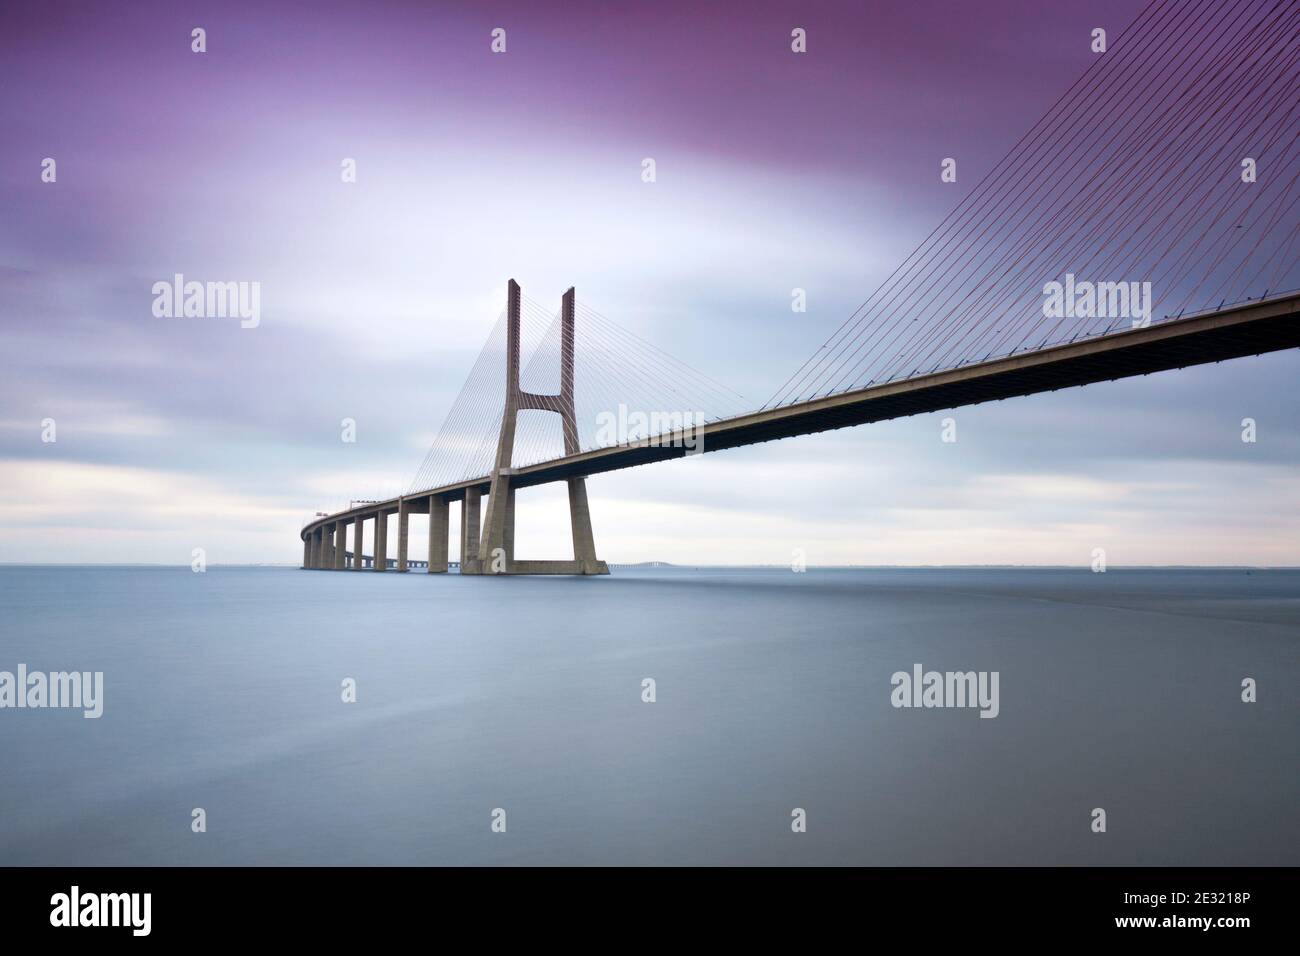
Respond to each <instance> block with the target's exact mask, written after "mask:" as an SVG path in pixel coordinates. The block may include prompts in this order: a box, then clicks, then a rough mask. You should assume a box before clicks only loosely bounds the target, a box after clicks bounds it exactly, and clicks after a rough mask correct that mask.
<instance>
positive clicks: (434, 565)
mask: <svg viewBox="0 0 1300 956" xmlns="http://www.w3.org/2000/svg"><path fill="white" fill-rule="evenodd" d="M449 506H450V502H448V501H447V499H446V498H444V497H442V495H430V496H429V569H428V570H429V573H430V574H445V573H446V571H447V543H448V542H447V538H448V535H449V533H450V528H449V522H448V520H447V519H448V513H449V511H450V507H449Z"/></svg>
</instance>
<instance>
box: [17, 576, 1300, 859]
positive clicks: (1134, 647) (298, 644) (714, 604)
mask: <svg viewBox="0 0 1300 956" xmlns="http://www.w3.org/2000/svg"><path fill="white" fill-rule="evenodd" d="M0 607H2V608H3V611H4V629H3V632H0V670H9V671H13V670H16V668H17V665H18V664H19V663H20V662H21V663H26V664H27V665H28V666H29V668H31V669H33V670H47V671H49V670H68V669H77V670H91V671H94V670H102V671H103V672H104V674H105V677H104V680H105V692H104V697H105V701H104V716H103V717H102V718H101V719H99V720H86V719H83V718H82V716H81V713H80V711H64V710H43V711H38V710H21V711H20V710H13V709H6V710H0V767H2V768H3V770H2V773H3V777H2V779H0V864H36V863H41V864H352V863H375V864H444V863H445V864H492V863H522V864H533V863H557V864H569V863H572V864H595V863H612V864H670V863H684V864H697V863H719V864H750V863H793V864H809V863H837V864H858V863H860V864H887V865H895V864H957V865H967V864H1035V865H1038V864H1041V865H1057V864H1183V865H1186V864H1192V865H1199V864H1207V865H1208V864H1216V865H1234V864H1290V865H1295V864H1297V863H1300V839H1298V837H1300V824H1298V823H1297V813H1296V808H1297V806H1298V805H1300V801H1298V800H1297V798H1298V797H1300V776H1298V773H1297V768H1298V767H1300V760H1298V759H1297V758H1298V757H1300V753H1298V752H1297V751H1298V746H1297V744H1298V741H1300V721H1298V720H1297V717H1298V716H1300V706H1298V703H1300V701H1298V698H1297V687H1300V680H1297V678H1300V658H1298V656H1297V646H1298V643H1297V642H1298V639H1300V572H1295V571H1271V572H1260V571H1256V572H1253V573H1250V574H1248V573H1246V572H1245V571H1235V570H1234V571H1126V570H1122V569H1121V570H1117V569H1112V570H1111V571H1109V572H1108V573H1106V574H1091V573H1089V572H1087V571H1068V570H1059V571H1058V570H1032V571H1025V570H844V571H816V570H813V571H809V572H807V573H806V574H792V573H791V572H790V571H788V570H737V571H694V570H686V569H653V570H650V569H646V570H636V569H632V570H617V571H616V573H615V575H614V576H612V577H610V578H604V579H588V580H583V579H572V578H553V579H545V578H523V579H511V580H501V579H489V578H471V577H463V578H462V577H459V576H457V575H454V574H451V575H441V576H430V575H426V574H416V573H411V574H407V575H398V574H395V573H390V574H384V575H376V574H374V573H346V572H344V573H337V572H335V573H331V572H304V571H298V570H290V569H271V568H230V569H223V568H213V569H210V570H209V571H208V572H207V573H206V574H193V573H191V572H190V570H189V569H188V568H181V569H160V568H25V567H5V568H0ZM917 662H919V663H921V664H923V665H924V666H925V667H926V668H927V669H930V668H934V669H937V670H989V671H993V670H996V671H998V672H999V673H1000V681H999V687H1000V714H999V716H998V717H997V718H996V719H980V718H979V717H978V716H977V711H975V710H969V709H965V710H963V709H928V710H927V709H912V710H908V709H895V708H894V707H892V706H891V705H890V691H891V686H890V676H891V674H893V673H894V672H895V671H898V670H910V669H911V666H912V665H913V664H914V663H917ZM348 677H351V678H353V679H355V681H356V684H357V697H358V699H357V702H356V703H353V704H345V703H343V702H342V700H341V682H342V681H343V679H344V678H348ZM647 677H650V678H654V680H655V681H656V695H657V700H656V702H655V703H653V704H649V703H643V702H642V699H641V695H642V679H643V678H647ZM1243 677H1253V678H1255V679H1256V680H1257V681H1258V697H1259V699H1258V702H1257V703H1253V704H1246V703H1242V702H1241V700H1240V694H1241V689H1240V685H1241V680H1242V678H1243ZM195 807H202V808H203V809H204V810H206V813H207V823H208V830H207V832H206V833H203V834H195V833H192V832H191V830H190V821H191V810H192V808H195ZM498 807H499V808H503V809H504V810H505V811H506V823H507V830H506V833H504V834H500V833H493V832H491V829H490V824H491V814H492V811H493V809H494V808H498ZM795 807H801V808H803V809H805V810H806V812H807V832H806V833H803V834H795V833H792V832H791V827H790V821H791V811H792V809H793V808H795ZM1094 807H1102V808H1104V809H1105V810H1106V812H1107V832H1106V833H1105V834H1094V833H1092V832H1091V831H1090V827H1089V824H1090V822H1091V816H1090V813H1091V811H1092V809H1093V808H1094Z"/></svg>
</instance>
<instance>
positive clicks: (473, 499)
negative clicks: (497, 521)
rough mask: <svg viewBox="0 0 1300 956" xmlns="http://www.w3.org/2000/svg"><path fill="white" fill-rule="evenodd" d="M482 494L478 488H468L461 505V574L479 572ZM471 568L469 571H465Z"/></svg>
mask: <svg viewBox="0 0 1300 956" xmlns="http://www.w3.org/2000/svg"><path fill="white" fill-rule="evenodd" d="M481 501H482V494H481V492H479V490H478V489H477V488H466V489H465V498H464V500H463V501H461V504H460V573H461V574H475V573H477V571H478V563H479V562H478V557H479V554H478V545H479V506H480V503H481ZM466 568H469V569H470V570H469V571H466V570H465V569H466Z"/></svg>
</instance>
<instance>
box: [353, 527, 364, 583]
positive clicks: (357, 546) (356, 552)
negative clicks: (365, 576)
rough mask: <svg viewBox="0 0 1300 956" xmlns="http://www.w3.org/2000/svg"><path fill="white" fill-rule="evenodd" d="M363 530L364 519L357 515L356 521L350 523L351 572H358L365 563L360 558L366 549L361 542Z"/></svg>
mask: <svg viewBox="0 0 1300 956" xmlns="http://www.w3.org/2000/svg"><path fill="white" fill-rule="evenodd" d="M365 529H366V519H365V518H363V517H361V515H357V517H356V519H355V520H353V522H352V570H353V571H360V570H361V568H362V566H363V565H364V564H365V561H364V559H363V558H362V555H364V554H365V553H366V549H365V548H364V547H363V546H362V542H363V541H364V539H365V536H366V530H365Z"/></svg>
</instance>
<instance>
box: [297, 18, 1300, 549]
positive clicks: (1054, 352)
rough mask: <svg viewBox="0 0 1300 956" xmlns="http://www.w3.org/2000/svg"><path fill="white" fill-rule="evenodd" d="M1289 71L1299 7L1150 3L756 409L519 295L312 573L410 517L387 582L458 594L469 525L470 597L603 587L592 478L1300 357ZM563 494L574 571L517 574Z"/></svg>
mask: <svg viewBox="0 0 1300 956" xmlns="http://www.w3.org/2000/svg"><path fill="white" fill-rule="evenodd" d="M1298 63H1300V5H1296V4H1294V3H1286V2H1276V0H1258V2H1254V3H1236V4H1233V3H1226V4H1225V3H1214V2H1211V3H1203V4H1200V5H1199V6H1197V7H1196V8H1195V11H1194V13H1193V12H1191V11H1189V10H1188V9H1185V8H1181V7H1180V6H1179V4H1177V3H1171V2H1168V0H1155V2H1152V3H1151V4H1150V5H1149V6H1148V7H1147V9H1146V10H1145V11H1144V12H1143V14H1142V15H1141V16H1139V18H1138V20H1137V21H1136V22H1135V23H1134V24H1133V25H1132V26H1130V27H1129V29H1128V30H1126V31H1125V32H1124V33H1123V34H1122V35H1121V36H1120V37H1118V38H1117V39H1116V40H1115V41H1114V42H1113V43H1112V46H1111V48H1110V50H1109V51H1108V52H1107V53H1105V54H1104V55H1103V56H1099V57H1098V58H1097V59H1096V61H1095V62H1094V64H1093V66H1092V67H1091V68H1090V69H1089V70H1088V71H1086V72H1085V73H1084V75H1083V76H1081V77H1080V78H1079V80H1077V81H1076V83H1075V84H1074V86H1073V87H1071V89H1070V90H1068V91H1067V92H1066V93H1065V94H1064V95H1063V96H1062V97H1061V98H1060V99H1058V101H1057V102H1056V104H1054V106H1053V107H1052V109H1050V110H1049V111H1048V113H1047V114H1045V115H1044V116H1043V117H1042V118H1040V120H1039V121H1038V122H1037V123H1036V124H1035V125H1034V127H1032V128H1031V129H1030V131H1029V132H1027V133H1026V134H1025V136H1024V137H1022V139H1021V140H1020V141H1019V142H1018V143H1017V144H1015V146H1014V147H1012V149H1011V150H1010V151H1009V152H1008V154H1007V155H1006V156H1005V157H1003V159H1002V160H1001V161H1000V162H999V163H998V164H997V165H996V166H995V167H994V169H993V170H992V171H991V172H990V173H989V174H988V176H986V177H985V178H984V179H983V180H982V181H981V182H980V183H979V184H978V185H977V186H976V187H975V188H974V189H973V190H972V191H971V192H970V193H969V194H967V196H966V197H965V199H963V200H962V202H961V203H960V204H959V205H958V206H957V207H956V208H955V209H954V210H953V211H952V212H951V213H950V214H949V215H948V217H946V218H945V219H944V221H943V222H941V223H940V224H939V226H937V227H936V228H935V230H934V231H933V232H932V233H931V234H930V235H929V236H928V237H927V238H926V239H925V241H924V242H923V243H922V244H921V245H920V246H918V247H917V248H916V249H915V250H914V251H913V252H912V254H911V255H910V256H909V257H908V258H907V259H906V260H905V261H904V262H903V263H901V264H900V265H899V266H898V268H897V269H895V270H894V272H893V273H892V274H891V275H890V276H889V277H888V279H887V280H886V281H885V282H884V283H882V284H881V285H880V286H879V287H878V288H877V289H876V290H875V292H873V294H872V295H871V296H870V297H869V298H868V299H867V300H866V301H865V302H864V303H863V305H862V306H860V307H859V309H858V310H856V311H855V312H854V313H853V315H851V316H850V317H849V318H848V319H847V320H845V322H844V323H843V325H841V326H840V328H839V329H838V330H837V331H836V332H835V333H834V334H833V335H832V336H831V337H830V338H829V339H827V341H826V342H825V343H824V344H823V345H822V346H821V347H820V348H819V349H817V350H816V351H815V352H814V353H813V354H812V355H811V356H810V358H809V359H808V360H807V361H806V362H805V363H804V364H803V365H802V366H801V367H800V368H799V369H798V370H796V372H795V373H794V374H793V375H792V376H791V377H790V378H789V379H788V380H787V381H786V383H785V384H784V385H783V386H782V387H781V388H780V389H778V391H777V392H776V393H775V394H774V395H773V396H772V398H771V399H769V401H768V402H766V403H765V404H763V405H762V406H761V407H759V408H757V409H754V408H752V406H751V407H750V408H748V409H743V408H738V407H737V400H738V399H739V396H737V395H736V394H735V393H733V392H730V390H728V389H726V388H725V387H723V386H720V385H718V383H716V382H714V381H713V380H712V379H710V378H708V376H705V375H703V374H701V373H699V372H696V371H695V370H694V369H691V368H690V367H689V366H687V365H686V364H685V363H683V362H680V361H679V360H677V359H675V358H673V357H672V356H669V355H667V354H666V353H664V352H661V351H660V350H658V349H656V348H655V347H653V346H651V345H649V343H646V342H644V341H643V340H641V339H639V338H638V337H636V336H634V335H632V334H631V333H630V332H628V331H627V330H625V329H622V328H621V327H620V326H618V325H617V324H616V323H614V322H613V321H612V320H609V319H607V318H605V317H604V316H602V315H600V314H599V313H596V312H594V311H593V310H590V309H589V308H586V307H585V306H583V305H581V304H580V303H578V301H577V296H576V292H575V290H574V289H572V288H570V289H569V290H568V291H567V292H566V293H565V294H564V296H563V298H562V301H561V304H560V309H559V311H558V312H557V313H555V314H553V315H552V314H550V313H548V312H547V311H546V310H545V309H544V308H542V307H541V306H539V305H537V304H536V303H532V302H531V301H530V300H526V299H525V297H524V296H523V293H522V290H521V288H520V286H519V284H518V283H516V282H515V281H514V280H510V282H509V284H508V287H507V297H506V309H505V312H504V314H503V315H502V316H501V317H500V318H499V319H498V323H497V327H496V328H494V330H493V333H492V335H491V336H489V341H488V344H487V345H485V346H484V350H483V352H482V353H481V354H480V356H479V360H478V362H477V363H476V365H475V367H474V369H473V370H472V371H471V373H470V377H469V379H468V380H467V382H466V385H465V388H464V389H462V392H461V395H460V397H458V399H457V400H456V403H455V404H454V405H453V407H452V409H451V411H450V412H449V414H448V416H447V420H446V422H445V423H444V425H443V429H442V431H441V432H440V433H439V436H438V439H437V440H436V441H435V443H434V447H433V448H432V449H431V450H430V453H429V455H428V456H427V457H426V459H425V462H424V464H423V465H422V466H421V468H420V471H419V473H418V474H417V475H416V477H415V479H414V480H413V481H412V482H411V484H410V486H409V488H408V490H407V492H406V493H404V494H402V495H399V496H397V497H395V498H391V499H388V500H383V501H367V502H365V503H363V504H360V505H355V506H352V507H349V508H348V509H346V510H343V511H340V512H337V513H334V514H326V515H323V516H318V517H317V518H315V519H314V520H312V521H310V522H309V523H307V524H306V525H305V526H304V527H303V529H302V531H301V538H302V542H303V567H304V568H311V569H334V570H342V569H344V568H345V567H347V566H348V564H349V554H350V552H349V551H348V545H347V541H348V529H349V528H351V529H352V541H353V548H354V549H355V550H356V551H357V552H360V553H362V554H363V560H362V561H361V562H359V563H358V562H355V561H354V562H351V564H352V566H353V567H354V568H355V569H356V570H361V569H363V568H365V567H366V565H367V560H365V555H364V550H363V548H362V542H363V541H364V538H365V526H366V524H367V523H370V524H371V525H372V532H371V535H372V541H373V542H374V547H373V553H374V554H382V555H388V554H389V552H390V551H391V550H394V549H393V548H391V547H390V544H389V524H390V518H391V517H392V516H396V536H395V550H396V559H395V561H392V563H391V567H393V568H395V569H396V570H397V571H407V570H410V569H412V568H416V567H419V568H422V569H423V570H426V571H427V572H429V573H439V572H445V571H447V570H448V569H450V568H452V567H456V564H455V563H454V562H451V561H450V560H449V557H450V542H449V526H450V522H449V516H450V508H451V506H452V505H453V504H456V503H458V504H459V506H460V527H461V534H460V542H459V552H458V553H459V557H460V561H459V565H458V568H459V571H460V573H462V574H506V575H511V574H583V575H588V574H607V573H609V569H608V566H607V565H606V563H605V562H604V561H601V560H600V559H599V558H598V557H597V556H596V548H595V540H594V534H593V530H592V520H591V513H590V507H589V504H588V498H587V488H586V479H587V477H589V476H592V475H597V474H602V473H604V472H609V471H613V470H616V469H621V468H629V467H635V466H638V465H644V464H648V463H652V462H658V461H664V460H669V459H673V458H680V457H685V456H687V455H695V454H708V453H713V452H717V451H723V450H725V449H729V448H738V447H742V446H745V445H751V444H755V443H758V442H766V441H772V440H777V439H781V438H787V437H792V436H796V435H806V434H812V433H816V432H822V431H826V430H829V429H836V428H845V427H850V426H855V425H861V424H867V423H871V422H879V421H885V420H889V419H894V418H900V417H905V416H910V415H917V414H921V413H926V412H934V411H939V410H944V409H952V408H957V407H961V406H966V405H974V404H979V403H983V402H989V401H998V400H1002V399H1009V398H1014V397H1019V396H1028V395H1034V394H1037V393H1041V392H1047V391H1055V390H1058V389H1065V388H1072V387H1075V386H1082V385H1088V384H1093V383H1099V382H1105V381H1111V380H1116V379H1121V378H1127V377H1131V376H1137V375H1149V374H1152V373H1158V372H1162V371H1166V370H1169V369H1176V368H1184V367H1187V366H1192V365H1201V364H1206V363H1214V362H1222V361H1226V360H1231V359H1237V358H1242V357H1246V356H1251V355H1259V354H1263V353H1267V352H1274V351H1278V350H1282V349H1290V348H1296V347H1300V320H1298V319H1297V310H1298V308H1300V292H1297V291H1295V289H1296V285H1297V283H1298V282H1300V268H1297V266H1298V264H1300V252H1298V250H1297V238H1298V237H1300V207H1298V205H1297V203H1298V201H1300V188H1297V183H1298V182H1300V156H1298V155H1297V139H1298V137H1300V132H1297V131H1298V130H1300V73H1298V71H1297V64H1298ZM1080 131H1084V132H1085V133H1086V134H1087V135H1086V137H1084V138H1085V139H1086V143H1085V144H1084V145H1083V146H1081V145H1080ZM1278 290H1288V291H1281V292H1280V291H1278ZM1157 315H1158V316H1159V317H1157ZM580 319H581V321H579V320H580ZM530 337H531V347H530V348H528V349H525V348H524V344H525V340H526V339H529V338H530ZM525 352H527V361H526V362H525ZM580 362H581V370H580V368H579V363H580ZM706 406H707V409H708V410H706ZM629 409H631V411H630V413H629ZM543 420H545V421H548V422H550V423H551V424H550V425H547V424H545V423H544V422H543ZM597 422H599V423H600V424H601V426H602V427H601V428H600V429H599V430H598V431H596V432H595V433H594V434H593V426H595V425H596V423H597ZM629 423H631V427H628V426H629ZM556 425H558V431H557V430H556V428H555V426H556ZM610 426H616V427H610ZM556 482H563V483H564V484H565V485H566V487H567V491H568V501H569V511H570V532H571V538H572V553H573V557H572V559H569V560H562V561H537V560H521V559H518V558H516V556H515V553H514V522H515V492H516V491H517V490H518V489H522V488H528V487H533V486H537V485H542V484H548V483H556ZM411 515H427V516H428V524H429V533H428V540H427V551H426V552H425V554H426V556H425V557H424V558H420V559H412V558H411V557H410V556H409V555H408V550H409V544H410V541H409V538H410V516H411ZM369 564H370V565H371V567H372V568H373V570H376V571H384V570H388V568H389V567H390V561H389V560H388V559H386V560H384V561H381V562H374V561H373V559H371V560H370V561H369Z"/></svg>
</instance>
